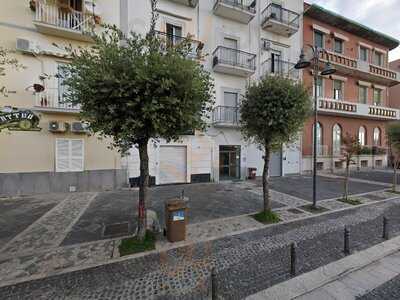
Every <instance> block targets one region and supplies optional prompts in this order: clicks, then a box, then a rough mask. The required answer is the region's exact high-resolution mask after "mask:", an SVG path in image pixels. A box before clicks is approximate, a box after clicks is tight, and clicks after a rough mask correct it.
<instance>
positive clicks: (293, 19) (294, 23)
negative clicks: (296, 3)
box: [261, 3, 300, 29]
mask: <svg viewBox="0 0 400 300" xmlns="http://www.w3.org/2000/svg"><path fill="white" fill-rule="evenodd" d="M261 19H262V23H265V22H267V21H268V20H274V21H276V22H279V23H282V24H284V25H287V26H291V27H295V28H297V29H298V28H299V27H300V14H298V13H296V12H294V11H291V10H289V9H286V8H283V7H282V6H280V5H278V4H275V3H271V4H270V5H268V6H267V7H266V8H265V9H264V10H263V12H262V13H261Z"/></svg>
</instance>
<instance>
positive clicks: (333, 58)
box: [302, 4, 400, 171]
mask: <svg viewBox="0 0 400 300" xmlns="http://www.w3.org/2000/svg"><path fill="white" fill-rule="evenodd" d="M303 36H304V45H305V46H304V47H305V50H306V54H307V55H308V56H310V51H309V48H308V46H307V45H314V46H317V47H319V48H322V49H325V50H326V52H324V53H321V55H320V58H321V61H322V62H327V61H328V60H329V61H330V62H331V63H332V64H333V66H334V67H335V68H336V70H337V71H336V73H335V74H333V75H330V76H319V79H318V81H317V96H318V98H319V100H318V107H317V109H318V115H319V116H318V123H317V151H318V152H317V156H318V165H317V167H318V168H319V169H340V168H342V167H343V163H342V161H341V155H340V153H341V144H342V139H343V136H344V135H345V134H346V133H349V134H351V135H353V136H357V137H358V139H359V142H360V144H361V145H362V147H363V149H362V155H361V156H359V157H358V158H357V165H358V167H360V168H362V167H384V166H386V165H387V154H386V153H387V149H386V148H387V146H386V138H385V124H386V123H387V122H388V121H391V120H398V119H399V118H400V111H399V104H398V101H397V103H396V101H395V100H394V101H390V99H389V90H390V88H391V87H394V86H396V85H397V84H399V83H400V73H399V71H400V70H399V69H397V70H394V69H393V70H391V69H390V68H389V64H388V54H389V51H390V50H393V49H394V48H396V47H397V46H398V45H399V41H397V40H396V39H394V38H392V37H389V36H387V35H385V34H382V33H379V32H377V31H375V30H373V29H371V28H367V27H365V26H364V25H362V24H359V23H357V22H354V21H353V20H349V19H346V18H344V17H343V16H340V15H338V14H336V13H334V12H331V11H328V10H326V9H324V8H322V7H320V6H318V5H309V4H305V10H304V18H303ZM303 80H304V83H305V84H306V85H307V86H309V87H310V93H312V94H313V93H314V83H313V82H314V80H313V71H312V69H311V68H310V69H308V70H305V71H304V72H303ZM313 122H314V120H313V119H310V120H309V121H308V122H307V123H306V125H305V129H304V133H303V149H302V150H303V171H309V170H311V168H312V159H311V157H312V151H313V150H312V145H313V143H312V141H313Z"/></svg>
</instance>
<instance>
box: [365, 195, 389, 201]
mask: <svg viewBox="0 0 400 300" xmlns="http://www.w3.org/2000/svg"><path fill="white" fill-rule="evenodd" d="M363 197H364V198H367V199H370V200H373V201H379V200H383V199H385V197H382V196H379V195H375V194H367V195H363Z"/></svg>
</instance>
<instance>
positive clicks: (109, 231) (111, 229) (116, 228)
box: [103, 222, 129, 238]
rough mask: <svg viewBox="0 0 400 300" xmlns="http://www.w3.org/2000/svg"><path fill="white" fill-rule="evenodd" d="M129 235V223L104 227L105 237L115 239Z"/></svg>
mask: <svg viewBox="0 0 400 300" xmlns="http://www.w3.org/2000/svg"><path fill="white" fill-rule="evenodd" d="M128 234H129V223H128V222H125V223H115V224H110V225H106V226H104V231H103V237H107V238H113V237H119V236H124V235H128Z"/></svg>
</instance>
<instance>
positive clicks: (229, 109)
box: [223, 92, 239, 123]
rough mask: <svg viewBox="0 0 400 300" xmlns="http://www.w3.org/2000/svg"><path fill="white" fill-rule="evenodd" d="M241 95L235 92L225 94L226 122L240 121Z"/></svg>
mask: <svg viewBox="0 0 400 300" xmlns="http://www.w3.org/2000/svg"><path fill="white" fill-rule="evenodd" d="M238 98H239V95H238V93H234V92H224V109H223V112H224V120H225V122H229V123H237V122H238V121H239V111H238V107H239V103H238V102H239V99H238Z"/></svg>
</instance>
